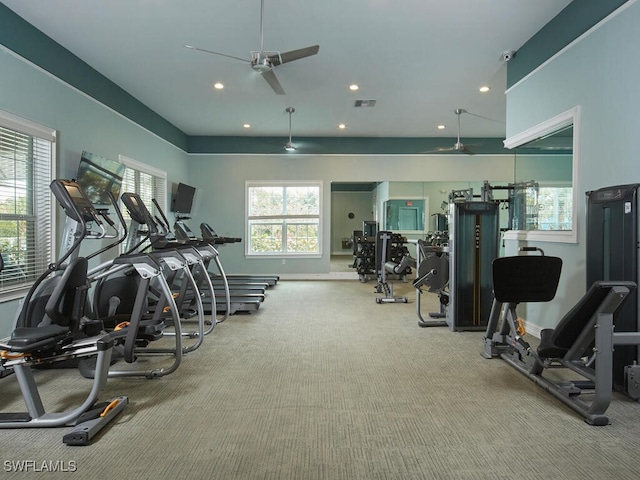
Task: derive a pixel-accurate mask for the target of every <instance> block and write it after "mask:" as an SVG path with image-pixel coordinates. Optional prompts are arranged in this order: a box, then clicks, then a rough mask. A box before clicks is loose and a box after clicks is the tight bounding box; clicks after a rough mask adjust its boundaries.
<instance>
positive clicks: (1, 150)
mask: <svg viewBox="0 0 640 480" xmlns="http://www.w3.org/2000/svg"><path fill="white" fill-rule="evenodd" d="M54 146H55V131H53V130H51V129H47V128H45V127H42V126H40V125H36V124H33V123H31V122H28V121H26V120H23V119H21V118H19V117H15V116H13V115H10V114H6V113H3V112H0V252H1V254H2V260H3V262H4V269H3V270H2V272H0V298H2V299H5V300H8V299H11V298H18V297H21V296H23V295H24V294H25V292H26V291H27V290H28V288H29V286H30V285H31V284H32V283H33V281H34V280H35V279H36V278H37V277H38V276H39V275H41V274H42V273H43V272H44V271H45V270H46V269H47V266H48V265H49V263H51V262H52V261H53V197H52V195H51V191H50V190H49V184H50V183H51V179H52V171H53V166H54V152H55V148H54Z"/></svg>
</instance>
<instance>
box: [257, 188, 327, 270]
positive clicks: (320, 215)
mask: <svg viewBox="0 0 640 480" xmlns="http://www.w3.org/2000/svg"><path fill="white" fill-rule="evenodd" d="M252 187H253V188H255V187H317V188H318V207H319V211H318V215H317V216H316V215H313V216H312V218H317V219H318V251H317V252H313V253H304V252H287V251H286V250H285V251H284V252H274V253H268V252H259V253H254V252H251V220H259V219H260V218H261V217H254V218H252V217H249V189H250V188H252ZM323 189H324V185H323V182H322V180H309V181H247V182H245V189H244V191H245V238H246V242H245V256H246V257H247V258H321V257H322V238H323V237H322V223H323V218H324V214H323V211H324V208H323V207H324V206H323ZM292 217H293V218H300V217H301V216H300V215H293V216H292ZM268 218H274V219H280V218H282V219H286V218H287V216H286V215H283V216H276V217H268ZM309 218H311V217H309ZM265 219H266V218H265ZM284 234H285V237H284V238H283V246H284V247H286V231H285V232H284Z"/></svg>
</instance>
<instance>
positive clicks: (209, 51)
mask: <svg viewBox="0 0 640 480" xmlns="http://www.w3.org/2000/svg"><path fill="white" fill-rule="evenodd" d="M185 47H186V48H190V49H191V50H198V51H199V52H205V53H212V54H213V55H219V56H221V57H227V58H232V59H234V60H240V61H241V62H244V63H251V62H250V60H247V59H246V58H240V57H234V56H233V55H227V54H226V53H220V52H214V51H212V50H206V49H204V48H199V47H194V46H193V45H185Z"/></svg>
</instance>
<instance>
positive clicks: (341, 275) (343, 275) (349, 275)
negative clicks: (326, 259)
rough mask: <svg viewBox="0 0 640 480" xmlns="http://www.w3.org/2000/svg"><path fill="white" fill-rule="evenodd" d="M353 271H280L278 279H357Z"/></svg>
mask: <svg viewBox="0 0 640 480" xmlns="http://www.w3.org/2000/svg"><path fill="white" fill-rule="evenodd" d="M358 279H359V278H358V274H357V273H356V272H355V271H354V272H331V273H281V274H280V280H358Z"/></svg>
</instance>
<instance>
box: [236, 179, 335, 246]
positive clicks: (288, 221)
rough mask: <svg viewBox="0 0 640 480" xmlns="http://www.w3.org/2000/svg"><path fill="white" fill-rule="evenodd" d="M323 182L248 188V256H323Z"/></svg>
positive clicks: (258, 185)
mask: <svg viewBox="0 0 640 480" xmlns="http://www.w3.org/2000/svg"><path fill="white" fill-rule="evenodd" d="M321 192H322V183H321V182H308V183H284V184H283V183H280V184H264V183H262V184H247V235H246V237H247V239H248V241H247V255H287V256H289V255H295V256H302V255H319V254H320V253H321V251H320V243H321V242H320V238H321V237H320V225H321V205H322V201H321Z"/></svg>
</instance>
